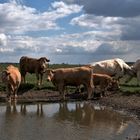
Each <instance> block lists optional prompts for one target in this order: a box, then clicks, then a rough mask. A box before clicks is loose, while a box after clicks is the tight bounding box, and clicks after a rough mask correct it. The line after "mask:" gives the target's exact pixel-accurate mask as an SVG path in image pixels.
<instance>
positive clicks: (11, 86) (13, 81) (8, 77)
mask: <svg viewBox="0 0 140 140" xmlns="http://www.w3.org/2000/svg"><path fill="white" fill-rule="evenodd" d="M1 79H2V82H3V83H5V84H6V87H7V97H8V100H9V101H11V97H12V95H13V96H14V99H16V97H17V91H18V88H19V86H20V83H21V74H20V72H19V70H18V68H16V67H14V66H12V65H10V66H8V67H7V68H6V70H4V71H2V74H1Z"/></svg>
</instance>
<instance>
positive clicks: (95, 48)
mask: <svg viewBox="0 0 140 140" xmlns="http://www.w3.org/2000/svg"><path fill="white" fill-rule="evenodd" d="M22 56H28V57H35V58H39V57H42V56H43V57H44V56H45V57H47V58H48V59H50V63H60V64H61V63H69V64H88V63H91V62H96V61H101V60H105V59H112V58H121V59H123V60H124V61H127V62H128V61H129V62H135V61H136V60H137V59H139V58H140V0H55V1H54V0H0V62H19V59H20V57H22Z"/></svg>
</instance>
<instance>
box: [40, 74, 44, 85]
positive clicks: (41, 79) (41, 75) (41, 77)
mask: <svg viewBox="0 0 140 140" xmlns="http://www.w3.org/2000/svg"><path fill="white" fill-rule="evenodd" d="M42 81H43V74H40V84H41V85H42Z"/></svg>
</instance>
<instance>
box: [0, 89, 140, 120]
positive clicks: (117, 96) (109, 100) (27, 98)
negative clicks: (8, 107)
mask: <svg viewBox="0 0 140 140" xmlns="http://www.w3.org/2000/svg"><path fill="white" fill-rule="evenodd" d="M86 98H87V94H86V93H82V94H79V93H72V94H67V95H66V101H79V100H80V101H82V100H86ZM92 100H94V101H96V102H97V103H99V104H101V105H104V106H107V107H112V108H113V109H117V110H123V111H127V112H129V113H130V114H132V115H135V116H136V117H137V118H138V119H139V120H140V94H137V93H135V94H131V93H122V92H119V91H118V92H115V93H112V92H110V94H109V95H108V96H106V97H103V98H93V99H92ZM61 101H62V100H61V99H60V95H59V93H58V91H52V90H48V89H42V90H34V89H31V90H28V91H26V92H22V93H19V95H18V98H17V102H18V103H34V102H61ZM94 101H93V102H94ZM0 102H6V94H5V92H0Z"/></svg>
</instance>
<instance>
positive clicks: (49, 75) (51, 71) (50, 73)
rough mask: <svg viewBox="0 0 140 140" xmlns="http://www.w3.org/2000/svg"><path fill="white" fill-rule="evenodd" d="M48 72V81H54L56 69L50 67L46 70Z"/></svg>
mask: <svg viewBox="0 0 140 140" xmlns="http://www.w3.org/2000/svg"><path fill="white" fill-rule="evenodd" d="M46 74H47V81H52V79H53V78H54V71H53V70H51V69H49V70H47V71H46Z"/></svg>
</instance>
